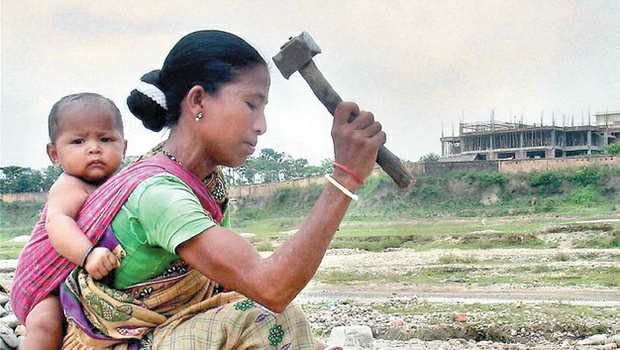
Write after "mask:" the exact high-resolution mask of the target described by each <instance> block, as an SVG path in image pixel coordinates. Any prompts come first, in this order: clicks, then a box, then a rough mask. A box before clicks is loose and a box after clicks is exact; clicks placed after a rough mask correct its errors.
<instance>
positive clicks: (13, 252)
mask: <svg viewBox="0 0 620 350" xmlns="http://www.w3.org/2000/svg"><path fill="white" fill-rule="evenodd" d="M25 245H26V243H21V242H20V243H18V242H13V241H11V240H10V239H4V238H0V260H8V259H17V258H18V257H19V252H21V250H22V248H23V247H24V246H25Z"/></svg>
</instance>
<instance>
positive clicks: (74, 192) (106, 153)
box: [20, 93, 127, 349]
mask: <svg viewBox="0 0 620 350" xmlns="http://www.w3.org/2000/svg"><path fill="white" fill-rule="evenodd" d="M48 129H49V136H50V140H51V142H50V143H49V144H48V145H47V154H48V155H49V157H50V159H51V161H52V163H54V165H55V166H59V167H61V168H62V169H63V173H62V174H61V175H60V177H59V178H58V179H57V180H56V182H55V183H54V185H52V187H51V189H50V191H49V196H48V201H47V217H46V221H45V229H46V231H47V234H48V237H49V240H50V241H51V243H52V246H53V247H54V249H56V251H57V252H58V253H59V254H60V255H62V256H64V257H65V258H67V259H68V260H70V261H71V262H73V263H74V264H76V265H78V266H81V267H83V268H84V269H85V270H86V271H87V272H88V273H89V274H90V275H91V276H92V277H93V278H95V279H101V278H102V277H104V276H105V275H107V274H108V273H109V272H110V271H111V270H112V269H114V268H116V267H118V266H119V265H120V261H119V260H118V258H117V257H116V256H115V255H114V254H113V253H112V252H111V251H110V250H108V249H107V248H103V247H94V246H93V244H92V243H91V242H90V240H89V239H88V238H87V237H86V236H85V235H84V234H83V233H82V231H81V230H80V229H79V227H78V226H77V224H76V221H75V219H76V217H77V215H78V213H79V211H80V208H81V207H82V204H83V203H84V201H85V200H86V197H88V196H89V195H90V194H91V193H92V192H93V191H94V190H95V189H96V188H97V186H99V185H101V184H102V183H103V182H105V181H106V180H107V179H108V178H109V177H110V176H111V175H112V174H114V173H115V172H116V171H117V170H118V169H119V168H120V167H121V165H122V163H123V158H124V156H125V150H126V148H127V141H126V140H125V139H124V138H123V122H122V119H121V114H120V111H119V110H118V108H117V107H116V105H115V104H114V103H113V102H112V101H111V100H109V99H107V98H105V97H103V96H101V95H98V94H94V93H80V94H74V95H69V96H65V97H63V98H62V99H60V100H59V101H58V102H56V104H54V106H53V107H52V110H51V112H50V115H49V120H48ZM27 259H28V258H27V257H21V258H20V263H26V264H28V263H29V262H28V260H27ZM63 327H64V317H63V312H62V307H61V305H60V300H59V298H58V295H57V293H52V294H50V295H48V296H47V297H46V298H45V299H43V300H42V301H41V302H39V303H38V304H37V305H36V306H35V307H34V308H33V309H32V311H30V313H29V314H28V316H27V318H26V328H27V330H28V336H27V337H26V340H25V343H24V348H25V349H35V348H36V349H57V348H59V347H60V345H61V341H62V337H63V333H64V330H63Z"/></svg>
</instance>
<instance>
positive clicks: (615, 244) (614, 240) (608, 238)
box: [574, 231, 620, 248]
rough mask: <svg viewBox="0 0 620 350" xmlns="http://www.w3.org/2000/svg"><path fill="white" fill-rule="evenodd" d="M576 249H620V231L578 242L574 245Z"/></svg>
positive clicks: (597, 235) (600, 234) (601, 234)
mask: <svg viewBox="0 0 620 350" xmlns="http://www.w3.org/2000/svg"><path fill="white" fill-rule="evenodd" d="M574 247H575V248H619V247H620V231H614V232H613V233H611V234H607V233H599V234H596V235H593V236H590V237H587V238H584V239H580V240H577V241H576V242H575V243H574Z"/></svg>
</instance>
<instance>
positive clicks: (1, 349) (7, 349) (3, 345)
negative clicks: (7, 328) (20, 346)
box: [0, 338, 13, 350]
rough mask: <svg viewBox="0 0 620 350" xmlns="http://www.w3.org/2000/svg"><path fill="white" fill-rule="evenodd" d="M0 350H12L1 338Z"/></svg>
mask: <svg viewBox="0 0 620 350" xmlns="http://www.w3.org/2000/svg"><path fill="white" fill-rule="evenodd" d="M0 350H13V349H11V347H10V346H8V345H7V344H6V343H5V342H4V340H2V338H0Z"/></svg>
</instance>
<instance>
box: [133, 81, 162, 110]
mask: <svg viewBox="0 0 620 350" xmlns="http://www.w3.org/2000/svg"><path fill="white" fill-rule="evenodd" d="M136 90H137V91H139V92H140V93H142V94H143V95H146V96H148V98H150V99H151V100H153V101H155V103H157V104H158V105H159V106H160V107H161V108H163V109H165V110H166V111H167V110H168V106H167V105H166V95H164V93H163V92H162V91H161V90H160V89H159V88H158V87H157V86H155V85H153V84H150V83H147V82H144V81H142V80H140V82H139V83H138V86H136Z"/></svg>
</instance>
